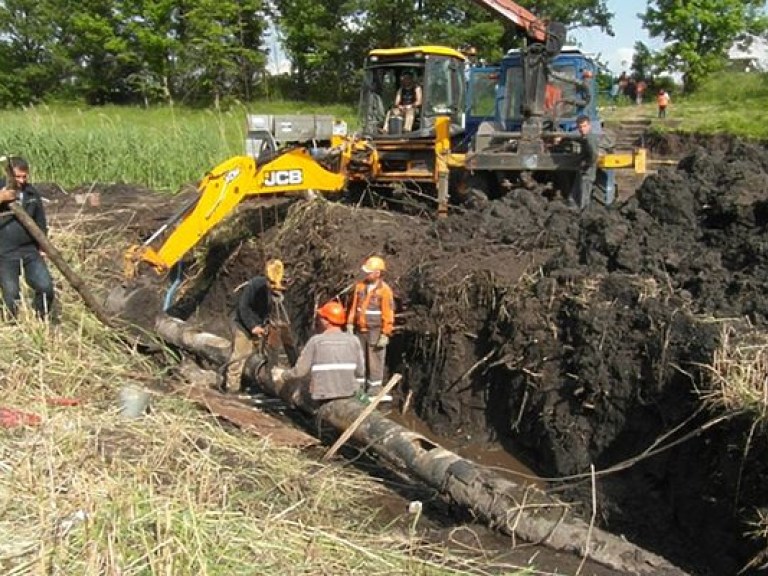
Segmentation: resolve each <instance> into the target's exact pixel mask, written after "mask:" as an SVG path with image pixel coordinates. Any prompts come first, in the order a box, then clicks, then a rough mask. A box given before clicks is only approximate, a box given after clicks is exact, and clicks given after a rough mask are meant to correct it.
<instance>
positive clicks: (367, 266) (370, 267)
mask: <svg viewBox="0 0 768 576" xmlns="http://www.w3.org/2000/svg"><path fill="white" fill-rule="evenodd" d="M386 269H387V265H386V264H385V263H384V259H383V258H379V257H378V256H371V257H370V258H368V260H366V261H365V262H364V263H363V272H365V273H366V274H370V273H371V272H376V271H377V270H380V271H381V272H384V271H386Z"/></svg>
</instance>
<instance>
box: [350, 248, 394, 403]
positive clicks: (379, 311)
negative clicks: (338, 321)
mask: <svg viewBox="0 0 768 576" xmlns="http://www.w3.org/2000/svg"><path fill="white" fill-rule="evenodd" d="M362 270H363V272H364V273H365V278H364V279H363V280H362V281H360V282H357V283H356V284H355V291H354V294H353V296H352V303H351V305H350V307H349V312H348V314H347V332H349V333H350V334H351V333H355V332H356V333H357V335H358V338H359V339H360V344H361V345H362V347H363V354H364V356H365V367H366V392H367V394H368V396H370V397H373V396H376V395H378V394H379V392H381V386H382V383H383V381H384V363H385V359H386V354H387V345H388V344H389V339H390V337H391V336H392V330H393V329H394V327H395V299H394V295H393V293H392V288H390V287H389V285H388V284H387V283H386V282H384V280H383V278H382V276H383V274H384V272H386V270H387V266H386V264H385V262H384V260H383V259H382V258H380V257H379V256H371V257H370V258H368V259H367V260H366V261H365V263H363V267H362ZM381 401H382V402H391V401H392V397H391V396H389V395H385V396H383V397H382V398H381Z"/></svg>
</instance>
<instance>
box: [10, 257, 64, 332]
mask: <svg viewBox="0 0 768 576" xmlns="http://www.w3.org/2000/svg"><path fill="white" fill-rule="evenodd" d="M22 270H23V271H24V279H25V280H26V282H27V285H28V286H29V287H30V288H32V290H34V291H35V299H34V308H35V312H37V315H38V317H39V318H42V319H45V318H46V317H47V316H48V315H49V314H50V312H51V309H52V306H53V299H54V292H53V278H51V273H50V272H49V271H48V266H47V265H46V263H45V260H43V257H42V256H41V255H40V254H39V253H38V252H31V253H29V254H24V255H23V256H19V257H15V258H0V290H2V292H3V304H4V305H5V311H6V312H7V314H9V315H10V316H11V317H16V313H17V312H18V304H19V300H20V298H21V280H20V277H21V272H22Z"/></svg>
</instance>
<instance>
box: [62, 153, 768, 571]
mask: <svg viewBox="0 0 768 576" xmlns="http://www.w3.org/2000/svg"><path fill="white" fill-rule="evenodd" d="M702 144H706V142H705V141H703V140H702V141H700V142H687V143H685V146H686V147H687V148H686V150H688V151H689V153H688V155H687V156H685V158H684V159H683V160H681V162H680V164H679V165H678V166H677V167H673V168H665V169H662V170H660V171H659V173H658V174H656V175H653V176H649V177H648V178H647V179H646V180H645V182H644V183H643V185H642V186H641V187H640V188H639V189H638V190H637V192H636V194H635V195H634V196H633V197H631V198H629V199H628V200H626V201H625V202H623V203H622V204H621V205H618V206H614V207H613V208H611V209H607V208H604V207H602V206H599V205H595V206H594V207H593V208H591V209H590V210H589V211H587V212H586V213H584V214H579V213H577V212H574V211H572V210H570V209H568V208H567V207H566V206H565V204H563V203H562V202H561V201H559V200H550V199H547V198H546V197H544V196H543V195H537V194H534V193H532V192H531V191H528V190H517V191H513V192H511V193H510V194H508V195H507V196H505V197H503V198H501V199H499V200H495V201H493V202H491V203H490V204H489V205H488V206H487V207H485V208H483V209H481V210H475V211H464V210H460V211H456V212H454V213H452V214H451V215H450V216H449V217H448V218H447V219H445V220H441V221H434V220H431V219H428V218H423V217H419V216H412V215H407V214H404V213H397V212H392V211H385V210H377V209H374V208H357V207H351V206H347V205H342V204H338V203H330V202H326V201H323V200H318V201H314V202H311V203H306V202H293V203H286V204H280V205H275V206H270V207H267V208H257V207H250V208H249V207H243V209H241V210H240V211H239V213H238V214H237V215H236V216H235V217H234V218H233V219H232V224H231V226H228V227H227V229H226V230H221V231H217V233H216V234H215V235H214V236H213V237H212V238H211V239H209V240H208V241H207V242H206V243H205V250H204V252H203V253H204V254H205V255H206V256H205V257H204V258H203V259H202V260H200V259H198V260H199V261H201V262H202V265H198V267H197V268H194V266H193V269H194V271H195V273H196V275H195V276H194V278H195V281H194V282H192V283H190V284H188V286H187V289H186V292H185V294H184V295H183V297H182V298H181V300H180V302H179V305H178V306H177V307H176V310H175V313H176V314H178V315H180V316H184V317H191V318H193V319H194V320H195V321H197V322H199V323H200V324H202V325H205V326H206V328H207V329H208V330H210V331H213V332H216V333H219V334H221V335H224V336H227V330H226V325H227V324H226V316H227V313H228V311H229V309H230V308H231V306H232V304H233V303H234V289H235V288H236V287H237V286H238V285H239V284H240V283H242V282H244V281H245V280H247V279H248V278H249V277H250V276H252V275H254V274H257V273H260V272H261V268H262V266H263V263H264V261H265V260H266V259H267V258H271V257H280V258H282V259H283V260H284V261H285V263H286V267H287V274H288V282H289V289H288V291H287V296H286V303H287V306H288V308H289V312H290V314H291V316H292V319H293V321H294V325H295V327H296V329H297V334H298V336H299V340H300V341H304V340H306V339H307V338H308V337H309V335H310V330H311V315H312V310H313V307H314V306H315V305H316V304H318V303H322V302H324V301H325V300H327V299H329V298H333V297H339V298H341V299H346V298H347V296H348V288H349V286H350V284H351V283H352V282H353V281H354V279H355V278H356V277H358V274H359V267H360V264H361V263H362V261H363V260H364V259H365V257H367V256H368V255H370V254H374V253H375V254H380V255H382V256H384V258H385V259H386V261H387V264H388V273H387V280H388V281H389V282H390V283H391V284H392V286H393V288H394V290H395V293H396V297H397V309H398V317H397V331H396V334H395V337H394V338H393V339H392V342H391V345H390V348H389V350H388V364H389V369H390V371H391V372H400V373H402V374H403V375H404V382H405V384H404V385H403V387H402V388H401V389H400V390H399V391H398V397H399V399H400V400H402V399H403V398H404V397H405V396H406V395H407V394H408V393H409V392H410V393H412V397H413V403H412V409H413V410H415V411H416V413H417V414H418V415H419V416H420V417H421V418H422V419H423V420H424V421H426V422H427V423H428V424H429V425H430V427H431V428H432V429H433V430H435V431H436V432H437V433H440V434H442V435H444V436H451V437H454V438H456V439H457V440H460V439H462V438H467V437H471V438H472V441H473V442H477V441H478V440H482V441H483V442H486V443H488V444H489V445H493V446H499V445H501V446H504V447H505V448H506V449H508V450H510V451H511V452H513V453H514V454H516V455H517V456H519V457H522V458H523V459H524V460H525V462H526V463H527V464H528V465H529V466H530V467H531V468H532V469H533V470H535V471H536V472H537V473H538V474H539V475H541V476H543V477H546V478H548V479H550V481H549V485H550V486H551V488H552V489H553V490H558V491H559V492H560V494H561V496H563V497H565V498H567V499H569V500H572V501H573V502H575V503H577V504H576V505H581V506H584V509H585V516H587V517H588V515H589V512H588V510H589V508H590V507H591V502H592V494H591V488H590V481H589V473H590V467H591V466H594V467H595V469H596V470H598V471H605V472H604V473H599V474H598V477H597V486H598V493H597V500H598V506H599V510H600V518H599V522H600V525H601V526H602V527H604V528H606V529H608V530H611V531H613V532H616V533H622V534H625V535H626V536H627V537H628V538H630V539H631V540H633V541H635V542H636V543H638V544H640V545H642V546H644V547H646V548H648V549H650V550H653V551H654V552H657V553H659V554H662V555H663V556H665V557H666V558H668V559H669V560H671V561H672V562H675V563H676V564H678V565H679V566H681V567H683V568H686V569H688V570H689V571H691V572H692V573H694V574H699V575H710V574H711V575H722V574H736V573H737V572H738V571H739V570H740V569H741V568H742V567H743V566H744V565H745V564H746V563H747V562H748V560H749V559H750V558H751V557H752V556H753V555H754V554H755V553H756V552H757V551H758V549H759V546H757V545H756V544H755V543H753V542H752V541H750V540H749V539H748V538H746V537H745V533H746V532H747V531H748V530H749V529H750V526H749V522H752V521H754V520H755V519H756V515H755V511H756V510H758V509H763V508H765V507H766V505H767V504H768V503H767V502H766V499H767V498H766V497H767V496H768V494H766V488H765V486H766V485H768V484H766V482H765V480H766V472H767V470H766V465H767V464H766V463H768V453H767V452H766V449H768V446H767V445H766V441H765V438H764V433H763V431H758V432H757V433H756V434H754V435H753V436H751V439H750V435H749V433H750V427H751V425H752V421H751V419H750V418H748V417H734V418H729V419H725V420H723V421H722V422H719V423H718V424H716V425H715V424H713V425H709V424H707V423H708V422H709V421H710V420H711V419H713V418H717V417H719V416H720V414H717V413H712V412H708V411H706V410H703V409H702V404H701V401H700V399H699V395H698V391H700V390H703V389H706V388H707V387H708V386H709V385H710V381H711V371H710V370H709V369H708V366H709V365H711V364H712V361H713V355H714V353H715V351H716V350H717V349H718V347H719V346H720V345H721V340H722V330H723V326H724V324H725V323H726V319H739V322H740V326H741V328H740V329H741V330H743V329H744V328H743V327H744V326H747V329H748V330H753V331H761V332H762V331H765V330H766V324H767V323H768V317H767V315H768V290H767V288H768V284H767V283H768V247H767V246H768V244H766V235H765V232H766V231H765V227H766V223H767V222H768V152H766V150H765V148H763V147H762V146H760V145H757V144H750V143H744V142H740V141H738V140H728V141H720V140H718V141H715V142H714V143H712V145H711V146H710V147H705V146H702ZM681 146H683V145H682V144H681ZM682 149H683V148H681V150H682ZM110 196H111V194H110V192H109V191H102V203H104V202H105V201H106V202H107V203H108V202H109V201H110V200H109V198H110ZM105 199H106V200H105ZM115 202H116V203H119V202H120V198H119V195H118V196H116V198H115ZM175 202H176V201H175V200H174V202H173V203H175ZM63 204H66V202H63V203H62V205H63ZM137 209H138V208H137ZM141 209H142V210H143V209H144V208H141ZM102 211H103V209H102ZM139 211H140V210H139ZM161 212H162V211H161V210H159V209H157V208H156V207H155V208H149V209H148V214H147V215H148V216H149V218H150V219H149V222H150V223H152V224H154V222H155V220H154V219H156V218H157V216H158V214H160V213H161ZM166 212H167V213H172V211H171V210H168V211H166ZM139 220H141V218H139ZM275 222H278V223H279V224H280V225H279V226H274V225H273V224H274V223H275ZM148 228H150V229H151V228H152V226H148ZM139 232H140V231H139V230H127V231H126V233H127V236H131V235H132V234H133V235H139V234H138V233H139ZM748 439H749V440H748ZM555 479H560V480H555ZM747 573H749V572H747Z"/></svg>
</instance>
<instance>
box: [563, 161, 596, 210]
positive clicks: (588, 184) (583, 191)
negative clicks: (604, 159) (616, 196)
mask: <svg viewBox="0 0 768 576" xmlns="http://www.w3.org/2000/svg"><path fill="white" fill-rule="evenodd" d="M595 176H596V171H595V170H587V171H585V172H581V173H579V174H578V175H577V176H576V178H574V180H573V187H572V188H571V193H570V195H569V198H568V204H569V206H571V207H573V208H580V209H581V210H586V209H587V208H589V205H590V203H591V202H592V187H593V186H594V184H595Z"/></svg>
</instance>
